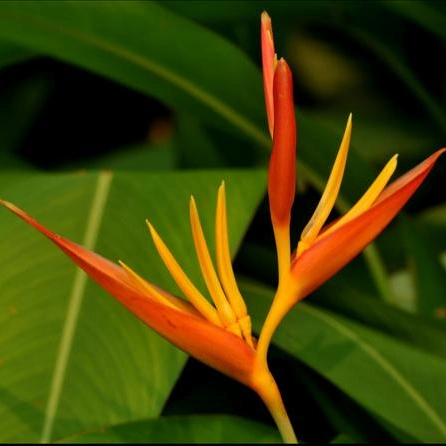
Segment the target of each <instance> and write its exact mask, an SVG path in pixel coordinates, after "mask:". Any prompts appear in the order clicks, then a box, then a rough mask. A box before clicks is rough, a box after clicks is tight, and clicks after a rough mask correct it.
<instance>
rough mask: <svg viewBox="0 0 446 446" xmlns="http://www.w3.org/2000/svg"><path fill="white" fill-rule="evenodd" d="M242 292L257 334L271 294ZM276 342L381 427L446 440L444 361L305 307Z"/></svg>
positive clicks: (288, 321) (287, 322) (250, 287)
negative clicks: (368, 413)
mask: <svg viewBox="0 0 446 446" xmlns="http://www.w3.org/2000/svg"><path fill="white" fill-rule="evenodd" d="M244 285H245V284H244ZM243 291H244V295H245V298H246V300H247V304H248V306H249V308H250V309H251V313H252V316H253V320H254V326H255V328H256V329H257V330H259V328H260V327H261V323H262V322H263V320H264V317H265V313H266V311H267V308H268V307H269V305H270V303H271V299H272V293H271V291H269V290H268V289H266V288H264V287H257V286H253V285H252V284H251V285H247V286H243ZM274 341H275V343H276V344H277V345H278V346H279V347H281V348H282V349H283V350H285V351H286V352H288V353H290V354H291V355H293V356H295V357H296V358H298V359H300V360H301V361H303V362H304V363H306V364H308V365H309V366H310V367H312V368H314V369H315V370H316V371H318V372H319V373H320V374H321V375H323V376H324V377H326V378H327V379H329V380H330V381H331V382H333V383H334V384H336V385H337V386H338V387H339V388H340V389H342V390H343V391H344V392H345V393H346V394H347V395H349V396H350V397H351V398H353V399H354V400H356V401H357V402H359V403H360V404H361V405H363V406H364V407H365V408H366V409H367V410H369V411H370V412H371V413H373V414H375V415H376V416H379V417H380V418H381V419H382V420H383V421H384V422H386V423H389V424H390V425H393V426H394V427H396V428H397V429H398V430H400V431H402V432H403V433H404V432H405V433H407V434H409V435H410V436H413V437H414V438H416V439H417V440H419V441H421V442H441V441H445V439H446V390H445V387H444V385H443V382H444V377H445V376H446V360H445V359H444V358H440V357H439V356H434V355H431V354H428V353H426V352H423V351H421V350H418V349H415V348H413V347H412V346H410V345H408V344H406V343H404V342H399V341H396V340H395V339H393V338H391V337H389V336H386V335H384V334H382V333H380V332H378V331H376V330H371V329H369V328H366V327H364V326H362V325H360V324H358V323H355V322H352V321H351V320H349V319H347V318H345V317H342V316H339V315H336V314H334V313H332V312H330V311H326V310H322V309H318V308H316V307H314V306H310V305H307V304H305V303H301V304H299V305H298V306H297V308H296V309H295V310H293V311H291V312H290V313H289V315H288V316H287V317H286V319H285V320H284V321H283V322H282V325H281V326H280V327H279V329H278V331H277V333H276V335H275V337H274Z"/></svg>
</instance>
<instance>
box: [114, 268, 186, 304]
mask: <svg viewBox="0 0 446 446" xmlns="http://www.w3.org/2000/svg"><path fill="white" fill-rule="evenodd" d="M119 264H120V265H121V266H122V267H123V268H124V270H125V272H126V273H127V275H128V277H129V279H131V280H132V282H133V284H134V285H135V287H136V288H138V289H139V290H141V291H142V292H143V293H144V294H147V295H148V296H150V297H151V298H152V299H154V300H156V301H157V302H159V303H162V304H164V305H167V306H169V307H171V308H175V309H176V310H180V311H187V312H190V310H189V309H188V308H187V307H186V306H183V305H182V304H181V301H180V300H179V299H175V298H174V297H173V296H172V297H170V296H168V295H166V294H162V293H160V292H159V291H158V290H157V288H156V287H155V286H153V285H151V284H150V283H148V282H147V281H146V280H144V279H143V278H142V277H141V276H139V275H138V274H137V273H136V272H135V271H133V270H132V269H131V268H130V267H129V266H127V265H126V264H125V263H124V262H121V260H119Z"/></svg>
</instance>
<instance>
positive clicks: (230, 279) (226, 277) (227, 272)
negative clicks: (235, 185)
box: [215, 181, 253, 346]
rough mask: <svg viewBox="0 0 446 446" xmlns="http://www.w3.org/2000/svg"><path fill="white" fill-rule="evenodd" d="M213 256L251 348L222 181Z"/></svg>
mask: <svg viewBox="0 0 446 446" xmlns="http://www.w3.org/2000/svg"><path fill="white" fill-rule="evenodd" d="M215 214H216V215H215V254H216V259H217V269H218V275H219V277H220V282H221V285H222V286H223V289H224V291H225V293H226V296H227V298H228V300H229V303H230V304H231V307H232V308H233V310H234V312H235V315H236V317H237V320H238V323H239V325H240V329H241V331H242V335H243V338H244V339H245V340H246V342H247V343H248V344H249V345H250V346H253V341H252V335H251V330H252V326H251V318H250V316H249V315H248V309H247V308H246V304H245V301H244V299H243V297H242V295H241V294H240V291H239V289H238V286H237V282H236V280H235V276H234V270H233V269H232V263H231V253H230V252H229V237H228V223H227V217H226V191H225V182H224V181H223V182H222V183H221V185H220V187H219V188H218V197H217V210H216V213H215Z"/></svg>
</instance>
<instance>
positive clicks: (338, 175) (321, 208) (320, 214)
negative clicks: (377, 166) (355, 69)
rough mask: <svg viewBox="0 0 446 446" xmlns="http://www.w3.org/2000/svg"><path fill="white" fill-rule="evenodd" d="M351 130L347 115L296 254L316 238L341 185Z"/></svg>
mask: <svg viewBox="0 0 446 446" xmlns="http://www.w3.org/2000/svg"><path fill="white" fill-rule="evenodd" d="M351 131H352V115H351V114H350V116H349V117H348V121H347V126H346V128H345V132H344V137H343V138H342V142H341V145H340V147H339V151H338V154H337V156H336V160H335V162H334V164H333V168H332V170H331V173H330V177H329V178H328V182H327V185H326V186H325V190H324V193H323V194H322V197H321V199H320V201H319V204H318V205H317V208H316V210H315V211H314V214H313V216H312V217H311V219H310V221H309V222H308V224H307V225H306V226H305V228H304V230H303V231H302V235H301V236H300V241H299V244H298V246H297V254H300V253H302V252H303V251H305V249H307V248H308V247H309V246H310V245H311V244H312V243H313V242H314V240H316V238H317V236H318V234H319V232H320V230H321V229H322V226H323V225H324V223H325V222H326V220H327V218H328V216H329V215H330V212H331V211H332V209H333V206H334V204H335V202H336V198H337V196H338V193H339V189H340V187H341V182H342V177H343V176H344V169H345V164H346V162H347V155H348V148H349V145H350V135H351Z"/></svg>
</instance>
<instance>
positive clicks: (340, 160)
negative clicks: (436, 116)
mask: <svg viewBox="0 0 446 446" xmlns="http://www.w3.org/2000/svg"><path fill="white" fill-rule="evenodd" d="M261 26H262V31H261V41H262V63H263V79H264V91H265V95H266V99H265V102H266V111H267V116H268V124H269V129H270V134H271V137H272V140H273V150H272V154H271V159H270V164H269V172H268V197H269V205H270V212H271V221H272V226H273V230H274V236H275V241H276V250H277V259H278V269H279V284H278V288H277V292H276V295H275V298H274V301H273V304H272V306H271V308H270V311H269V313H268V316H267V318H266V320H265V323H264V325H263V328H262V331H261V334H260V338H259V343H258V351H259V352H260V353H259V354H260V355H261V356H263V357H265V358H266V354H267V350H268V346H269V343H270V341H271V338H272V336H273V334H274V331H275V329H276V328H277V326H278V324H279V323H280V321H281V320H282V319H283V317H284V316H285V315H286V313H287V312H288V311H289V310H290V309H291V308H292V307H293V306H294V305H295V304H296V303H297V302H298V301H300V300H302V299H303V298H304V297H306V296H308V294H310V293H311V292H312V291H314V290H315V289H316V288H317V287H318V286H320V285H321V284H322V283H324V282H325V281H327V280H328V279H329V278H330V277H331V276H333V275H334V274H335V273H336V272H338V271H339V270H340V269H341V268H343V267H344V266H345V265H346V264H347V263H348V262H349V261H350V260H352V259H353V257H355V256H356V255H357V254H359V253H360V252H361V251H362V250H363V249H364V248H365V247H366V246H367V245H368V244H369V243H370V242H372V241H373V240H374V239H375V238H376V237H377V236H378V235H379V234H380V232H381V231H382V230H383V229H384V228H385V227H386V226H387V225H388V224H389V223H390V221H391V220H392V219H393V218H394V217H395V216H396V214H397V213H398V212H399V211H400V209H401V208H402V207H403V206H404V205H405V203H406V202H407V200H408V199H409V198H410V197H411V196H412V195H413V194H414V193H415V191H416V190H417V188H418V187H419V186H420V185H421V183H422V182H423V181H424V179H425V178H426V176H427V175H428V173H429V172H430V170H431V169H432V167H433V166H434V164H435V162H436V161H437V159H438V157H439V156H440V155H441V154H442V153H444V152H445V151H446V148H443V149H440V150H438V151H436V152H435V153H434V154H433V155H431V156H430V157H429V158H427V159H426V160H425V161H423V162H422V163H421V164H419V165H418V166H416V167H415V168H413V169H412V170H411V171H409V172H407V173H406V174H405V175H403V176H402V177H400V178H399V179H398V180H396V181H395V182H393V183H392V184H390V185H389V186H387V183H388V181H389V180H390V177H391V176H392V174H393V173H394V171H395V169H396V165H397V156H396V155H395V156H393V157H392V158H391V159H390V161H389V162H388V163H387V164H386V165H385V167H384V168H383V170H382V171H381V173H380V174H379V175H378V177H377V178H376V179H375V181H374V182H373V183H372V184H371V185H370V187H369V188H368V189H367V191H366V192H365V193H364V195H363V196H362V197H361V198H360V199H359V200H358V202H357V203H356V204H355V205H354V206H353V207H352V208H351V209H350V210H349V211H348V212H347V213H346V214H345V215H343V216H342V217H340V218H339V219H338V220H336V221H335V222H333V223H331V224H329V225H326V226H324V225H325V222H326V221H327V218H328V216H329V215H330V213H331V211H332V209H333V207H334V204H335V202H336V198H337V196H338V193H339V189H340V187H341V181H342V177H343V174H344V169H345V165H346V161H347V154H348V148H349V144H350V135H351V130H352V116H351V115H350V116H349V118H348V120H347V126H346V129H345V132H344V137H343V138H342V141H341V144H340V147H339V151H338V154H337V156H336V160H335V162H334V165H333V168H332V171H331V174H330V176H329V179H328V181H327V185H326V187H325V190H324V192H323V194H322V197H321V199H320V201H319V204H318V206H317V207H316V210H315V212H314V214H313V216H312V217H311V219H310V221H309V222H308V224H307V225H306V226H305V228H304V230H303V231H302V234H301V236H300V241H299V243H298V245H297V247H296V249H295V250H294V254H293V255H292V254H291V252H292V251H291V247H290V221H291V208H292V205H293V201H294V192H295V181H296V180H295V175H296V173H295V172H296V166H295V163H294V158H295V156H296V124H295V112H294V101H293V84H292V75H291V71H290V69H289V67H288V64H287V63H286V62H285V60H283V59H281V60H279V61H277V56H276V54H275V50H274V40H273V32H272V25H271V19H270V17H269V16H268V14H267V13H266V12H263V13H262V17H261ZM386 186H387V187H386ZM265 360H266V359H265Z"/></svg>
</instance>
